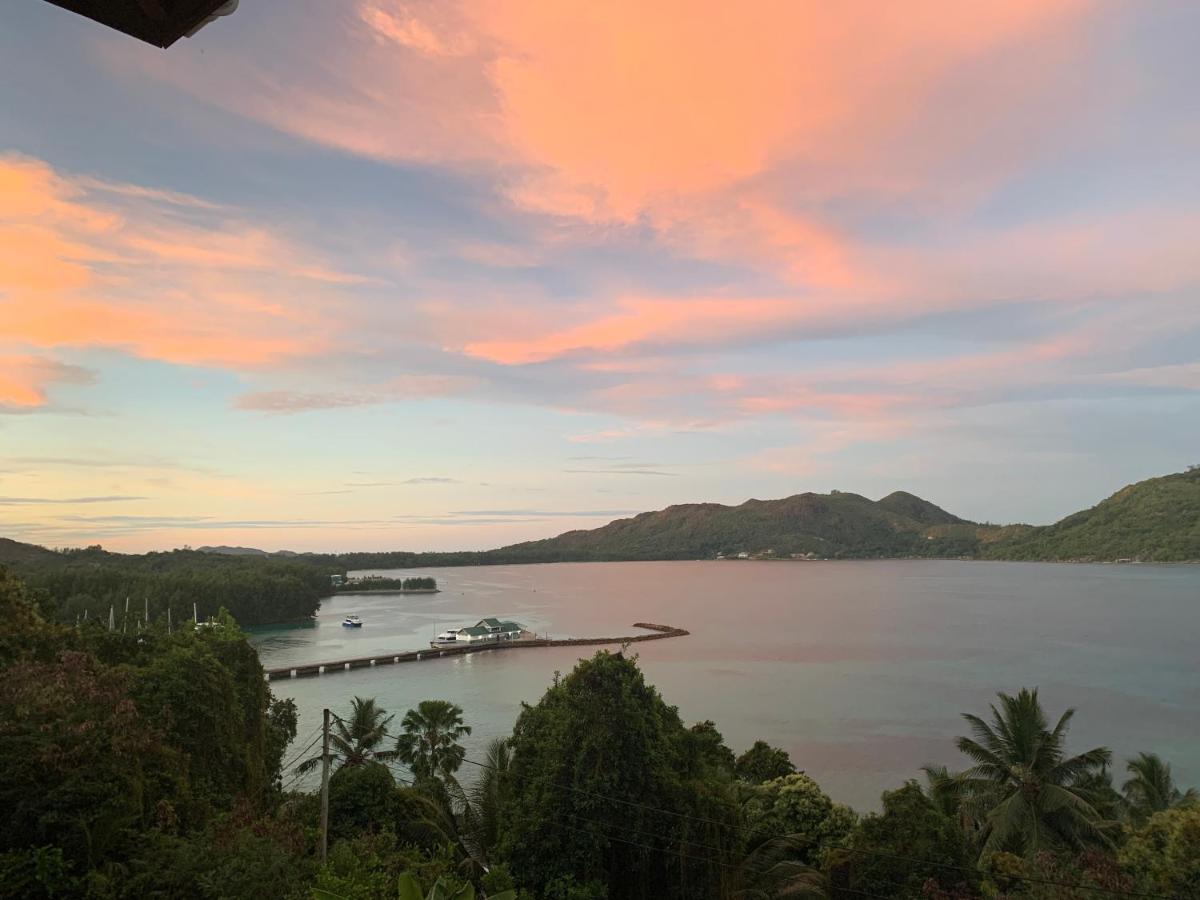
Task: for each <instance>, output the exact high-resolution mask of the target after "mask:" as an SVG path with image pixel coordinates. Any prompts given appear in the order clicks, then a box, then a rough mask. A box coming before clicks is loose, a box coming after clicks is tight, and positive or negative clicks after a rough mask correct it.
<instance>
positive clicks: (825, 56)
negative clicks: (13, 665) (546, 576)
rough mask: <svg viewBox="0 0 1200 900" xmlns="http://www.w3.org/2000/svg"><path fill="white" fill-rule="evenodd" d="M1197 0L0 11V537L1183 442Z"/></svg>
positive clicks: (666, 499)
mask: <svg viewBox="0 0 1200 900" xmlns="http://www.w3.org/2000/svg"><path fill="white" fill-rule="evenodd" d="M1198 34H1200V4H1196V3H1193V2H1190V0H1176V2H1170V0H1145V2H1140V3H1133V4H1131V3H1117V2H1112V3H1105V2H1086V0H1028V2H1026V0H1009V2H993V3H986V4H979V3H969V4H967V3H961V2H957V0H938V2H928V0H908V2H905V3H879V2H875V0H845V2H839V3H836V4H831V3H827V2H824V0H807V2H805V0H785V2H768V0H762V2H757V0H756V2H751V3H744V4H729V3H722V2H699V0H688V2H686V3H683V2H672V0H661V2H656V3H645V2H625V0H611V2H607V3H600V4H597V3H594V2H589V3H584V2H575V0H561V2H557V3H544V2H540V0H488V2H486V3H485V2H456V0H430V2H411V3H408V2H401V0H345V2H338V3H329V2H327V0H242V2H241V5H240V8H239V9H238V10H237V11H236V12H235V13H234V14H233V15H232V16H229V17H227V18H224V19H221V20H219V21H216V22H214V23H213V24H211V25H209V26H207V27H206V28H205V29H203V30H202V31H201V32H199V33H198V34H197V35H196V36H195V37H193V38H190V39H184V40H181V41H180V42H179V43H177V44H176V45H175V46H173V47H171V48H170V49H168V50H165V51H164V50H160V49H157V48H154V47H152V46H149V45H145V44H142V43H140V42H138V41H135V40H134V39H132V38H129V37H127V36H125V35H122V34H119V33H117V32H115V31H110V30H108V29H106V28H103V27H102V26H99V25H97V24H95V23H93V22H91V21H89V20H86V19H83V18H81V17H78V16H75V15H73V14H70V13H68V12H65V11H64V10H61V9H59V8H57V7H54V6H52V5H51V4H49V3H22V4H6V5H5V7H4V9H3V10H0V534H2V535H5V536H8V537H13V538H16V539H19V540H26V541H32V542H35V543H40V544H45V545H48V546H79V545H83V544H91V543H101V544H103V545H104V546H105V547H108V548H110V549H116V550H125V551H142V550H148V549H166V548H171V547H178V546H184V545H191V546H200V545H205V544H240V545H247V546H255V547H263V548H266V549H280V548H289V549H295V550H340V549H410V550H422V549H467V548H484V547H493V546H499V545H502V544H506V543H510V542H513V541H517V540H525V539H531V538H538V537H545V536H549V535H552V534H556V533H558V532H561V531H564V530H568V529H572V528H590V527H595V526H597V525H600V524H603V523H604V522H606V521H608V520H610V519H612V518H615V517H619V516H624V515H630V514H633V513H635V512H638V511H642V510H647V509H656V508H661V507H663V506H666V505H669V504H672V503H684V502H696V501H716V502H723V503H740V502H742V501H744V500H746V499H749V498H751V497H755V498H759V499H767V498H774V497H783V496H787V495H790V494H794V493H798V492H801V491H809V490H811V491H822V492H823V491H828V490H831V489H839V490H846V491H854V492H856V493H861V494H865V495H867V496H869V497H873V498H878V497H880V496H882V495H884V494H887V493H889V492H891V491H893V490H897V489H904V490H909V491H912V492H914V493H917V494H919V495H921V496H923V497H926V498H927V499H930V500H932V501H934V502H936V503H938V504H940V505H942V506H944V507H946V508H948V509H950V510H951V511H953V512H955V513H956V514H958V515H962V516H965V517H968V518H971V519H975V520H979V521H992V522H1016V521H1021V522H1031V523H1035V524H1046V523H1049V522H1052V521H1055V520H1056V519H1058V518H1061V517H1062V516H1064V515H1066V514H1068V513H1070V512H1072V511H1074V510H1076V509H1080V508H1084V507H1087V506H1090V505H1092V504H1094V503H1095V502H1097V501H1098V500H1099V499H1101V498H1102V497H1104V496H1106V495H1108V494H1109V493H1111V492H1112V491H1115V490H1116V489H1118V488H1119V487H1121V486H1122V485H1124V484H1126V483H1128V482H1131V481H1136V480H1139V479H1143V478H1147V477H1152V476H1154V475H1158V474H1165V473H1167V472H1172V471H1177V470H1180V469H1182V468H1184V467H1185V466H1187V465H1188V464H1193V463H1197V462H1200V92H1198V91H1197V90H1196V85H1197V84H1200V55H1198V54H1196V53H1195V43H1196V36H1197V35H1198Z"/></svg>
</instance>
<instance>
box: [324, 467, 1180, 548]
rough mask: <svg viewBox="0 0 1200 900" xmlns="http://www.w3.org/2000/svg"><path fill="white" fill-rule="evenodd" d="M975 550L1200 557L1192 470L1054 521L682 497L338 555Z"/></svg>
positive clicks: (797, 499) (795, 499) (903, 501)
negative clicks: (599, 514) (622, 511)
mask: <svg viewBox="0 0 1200 900" xmlns="http://www.w3.org/2000/svg"><path fill="white" fill-rule="evenodd" d="M741 553H746V554H748V555H750V556H773V557H784V558H786V557H791V556H808V555H811V556H815V557H821V558H828V559H864V558H879V557H892V558H895V557H907V556H917V557H972V558H986V559H1015V560H1081V561H1084V560H1096V561H1112V560H1119V559H1129V560H1145V561H1159V562H1167V561H1183V560H1200V468H1193V469H1191V470H1189V471H1186V472H1179V473H1177V474H1174V475H1166V476H1163V477H1161V478H1152V479H1150V480H1149V481H1142V482H1139V483H1137V484H1133V485H1129V486H1128V487H1125V488H1123V489H1121V490H1120V491H1118V492H1117V493H1116V494H1114V495H1113V496H1112V497H1110V498H1109V499H1107V500H1105V501H1104V502H1103V503H1100V504H1099V505H1098V506H1095V507H1093V508H1092V509H1089V510H1085V511H1083V512H1079V513H1075V514H1074V515H1071V516H1068V517H1067V518H1066V519H1063V520H1062V521H1061V522H1059V523H1057V524H1055V525H1048V526H1042V527H1034V526H1030V525H1007V526H997V525H990V524H978V523H974V522H970V521H967V520H966V519H962V518H959V517H958V516H955V515H953V514H952V513H949V512H947V511H946V510H944V509H942V508H941V507H939V506H936V505H934V504H933V503H930V502H929V501H928V500H923V499H922V498H920V497H917V496H915V495H913V494H909V493H906V492H904V491H897V492H895V493H892V494H889V495H888V496H886V497H884V498H883V499H881V500H877V501H873V500H869V499H868V498H866V497H863V496H861V495H859V494H851V493H844V492H841V491H834V492H833V493H830V494H813V493H805V494H796V495H794V496H792V497H786V498H784V499H782V500H748V501H746V502H745V503H742V504H740V505H738V506H724V505H722V504H719V503H687V504H682V505H679V506H669V507H667V508H666V509H662V510H657V511H655V512H646V513H642V514H640V515H637V516H634V517H633V518H630V519H618V520H616V521H615V522H610V523H609V524H607V525H604V526H603V527H601V528H594V529H591V530H588V531H568V532H566V533H564V534H560V535H558V536H557V537H553V538H547V539H545V540H540V541H528V542H525V543H521V544H512V545H510V546H508V547H501V548H499V549H496V550H480V551H460V552H455V553H411V552H394V553H344V554H339V555H336V556H323V557H314V558H316V559H321V560H322V561H324V562H327V563H329V564H331V565H341V566H344V567H345V568H348V569H360V568H412V567H420V566H458V565H484V564H489V563H520V562H560V561H589V560H650V559H711V558H713V557H716V556H720V555H723V556H736V555H739V554H741Z"/></svg>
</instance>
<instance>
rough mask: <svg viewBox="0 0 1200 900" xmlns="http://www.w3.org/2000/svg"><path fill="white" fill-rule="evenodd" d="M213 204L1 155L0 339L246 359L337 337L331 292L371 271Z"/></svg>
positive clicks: (161, 356) (310, 347)
mask: <svg viewBox="0 0 1200 900" xmlns="http://www.w3.org/2000/svg"><path fill="white" fill-rule="evenodd" d="M214 212H215V209H214V207H212V206H211V205H210V204H207V203H206V202H204V201H203V200H200V199H198V198H190V197H186V196H184V195H180V194H175V193H171V192H164V191H158V190H155V189H151V188H143V187H141V186H137V185H120V184H112V183H107V182H97V181H95V180H94V179H90V178H74V177H72V176H70V175H66V174H62V173H59V172H56V171H55V170H54V169H53V168H51V167H50V166H49V165H47V164H45V163H43V162H40V161H38V160H34V159H29V158H26V157H20V156H11V155H10V156H3V157H0V245H3V246H4V247H5V250H6V252H5V253H4V254H3V255H2V256H0V343H3V344H6V345H8V346H10V347H12V346H23V347H37V348H43V349H53V348H62V347H96V346H103V347H112V348H116V349H120V350H124V351H127V352H130V353H133V354H136V355H139V356H143V357H146V358H149V359H157V360H163V361H166V362H174V363H185V364H200V365H219V366H232V367H249V368H257V367H261V366H263V365H266V364H270V363H271V362H272V361H275V360H279V359H281V358H285V357H289V356H294V355H298V354H307V353H313V352H317V351H320V350H322V349H324V348H326V347H328V346H329V336H330V335H331V334H332V333H333V331H334V329H335V327H336V324H335V323H336V321H337V320H336V319H335V318H333V317H332V316H329V315H327V313H326V310H327V309H329V308H330V306H331V304H332V303H333V301H334V300H335V295H334V294H331V293H330V291H331V290H333V289H335V288H340V287H342V286H344V285H348V284H355V283H359V282H361V281H362V280H363V279H361V278H360V277H358V276H356V275H354V274H352V273H346V272H342V271H339V270H337V269H335V268H333V267H331V266H329V265H326V264H324V263H322V262H321V259H320V254H318V253H314V252H313V250H312V249H311V248H305V247H302V246H300V245H298V244H296V243H294V242H292V241H290V240H289V239H287V238H285V237H283V236H282V235H280V234H278V233H274V232H272V231H270V230H269V229H266V228H264V227H262V226H257V225H249V224H247V223H245V222H243V221H240V220H239V219H237V218H236V217H234V216H233V214H232V212H228V211H226V212H220V213H219V214H216V215H214ZM26 382H28V378H24V379H23V380H22V383H26ZM15 385H16V381H15V379H9V382H8V387H7V389H6V394H8V395H9V396H10V400H11V398H12V397H18V396H19V397H23V398H24V402H28V403H34V402H41V398H42V397H43V393H42V391H41V389H40V388H39V387H37V386H36V385H33V386H31V387H30V386H27V388H26V389H25V390H23V391H22V390H19V389H18V388H17V387H16V386H15Z"/></svg>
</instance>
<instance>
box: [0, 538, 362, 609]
mask: <svg viewBox="0 0 1200 900" xmlns="http://www.w3.org/2000/svg"><path fill="white" fill-rule="evenodd" d="M3 564H7V565H9V566H11V567H12V570H13V571H14V572H15V573H16V574H18V575H20V576H21V578H22V579H24V581H25V582H26V583H27V584H28V585H29V587H30V588H31V589H32V590H33V591H34V592H35V594H36V595H37V596H38V604H39V607H40V609H41V611H42V613H43V614H44V615H46V616H47V617H48V618H51V619H54V620H56V621H59V622H62V623H67V624H69V623H74V622H75V621H76V619H79V620H83V619H84V618H85V617H86V618H87V620H88V621H95V620H100V621H103V622H107V621H108V615H109V609H110V608H111V609H112V610H114V613H115V616H116V620H117V625H118V627H123V628H126V630H128V626H129V625H132V624H133V623H134V622H136V621H140V620H141V618H142V617H143V615H144V614H145V613H146V612H147V611H148V612H149V619H150V621H151V622H157V621H161V622H163V623H164V624H165V622H166V618H167V612H168V610H170V614H171V617H172V620H173V621H174V622H176V623H180V622H183V621H185V620H187V619H190V618H191V617H192V608H193V604H195V606H196V609H197V612H198V615H199V616H200V619H201V620H204V619H207V618H209V617H211V616H215V615H216V614H217V611H218V610H220V609H222V608H224V609H226V610H228V611H229V612H230V614H231V615H233V617H234V618H235V619H237V621H238V622H240V623H241V624H243V625H263V624H268V623H271V622H284V621H291V620H295V619H303V618H307V617H309V616H312V615H313V614H314V613H315V612H316V611H317V607H318V606H319V605H320V600H321V597H323V596H327V595H328V594H329V593H330V586H329V580H330V579H329V576H330V574H332V573H335V572H339V571H340V570H339V569H337V568H336V566H335V567H331V566H329V565H328V564H325V563H317V562H314V561H312V560H309V559H307V558H299V557H286V558H277V557H264V556H229V555H222V554H215V553H201V552H200V551H198V550H173V551H171V552H169V553H146V554H141V555H134V554H124V553H109V552H107V551H105V550H103V549H101V548H100V547H88V548H86V549H79V550H65V551H58V552H56V551H52V550H46V549H45V548H42V547H35V546H33V545H31V544H20V543H17V542H15V541H7V540H5V541H0V565H3ZM126 604H128V608H129V617H128V619H127V618H126V615H125V609H126Z"/></svg>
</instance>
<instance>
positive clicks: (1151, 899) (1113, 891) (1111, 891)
mask: <svg viewBox="0 0 1200 900" xmlns="http://www.w3.org/2000/svg"><path fill="white" fill-rule="evenodd" d="M382 734H383V736H384V737H385V738H396V737H397V735H393V734H390V733H389V732H387V731H383V732H382ZM462 761H463V762H465V763H469V764H471V765H473V766H478V767H479V768H481V769H490V770H491V771H500V770H498V769H496V767H495V766H493V765H491V764H490V763H483V762H479V761H477V760H473V759H470V758H468V757H466V756H464V757H463V759H462ZM505 774H507V775H508V776H509V777H510V778H515V777H517V776H516V775H515V774H514V773H513V772H511V771H507V772H505ZM552 787H553V788H554V789H555V790H567V791H571V792H572V793H576V794H582V795H584V796H588V797H595V798H598V799H600V800H603V801H605V802H609V803H619V804H621V805H623V806H629V807H633V808H635V809H642V810H648V811H650V812H656V813H660V814H662V815H667V816H674V817H676V818H679V819H684V820H688V821H693V822H705V823H708V824H710V825H717V826H719V827H721V828H728V829H732V830H741V831H743V832H744V831H745V828H746V826H745V825H744V824H742V823H734V822H727V821H721V820H719V819H712V818H708V817H706V816H695V815H691V814H689V813H682V812H678V811H676V810H670V809H663V808H662V807H657V806H652V805H650V804H647V803H638V802H636V801H633V800H625V799H623V798H621V797H613V796H611V795H609V794H601V793H598V792H596V791H588V790H585V789H583V788H577V787H573V786H571V785H553V786H552ZM635 830H636V829H635ZM827 846H828V847H830V848H831V849H838V850H844V851H846V852H848V853H855V854H859V855H866V856H875V857H878V858H880V859H891V860H895V861H898V862H907V863H910V864H912V865H916V866H926V867H929V866H932V867H934V868H938V869H946V870H950V871H956V872H964V873H966V874H969V875H978V874H979V870H978V869H975V868H970V867H967V866H959V865H955V864H953V863H944V862H938V861H936V860H931V859H920V858H917V857H911V856H903V855H900V854H893V853H885V852H883V851H880V850H867V849H865V848H861V847H850V846H847V845H844V844H829V845H827ZM709 849H712V848H709ZM1008 877H1011V878H1013V879H1015V880H1018V881H1023V882H1027V883H1029V884H1042V885H1048V886H1052V887H1062V888H1071V889H1073V890H1079V891H1092V892H1094V893H1100V894H1106V895H1108V896H1114V897H1142V898H1146V900H1174V898H1172V897H1170V896H1169V895H1167V894H1156V893H1148V892H1145V891H1124V890H1119V889H1117V888H1103V887H1091V886H1089V885H1084V884H1079V883H1077V882H1070V881H1058V880H1056V879H1052V878H1039V877H1037V876H1034V875H1011V876H1008Z"/></svg>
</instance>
